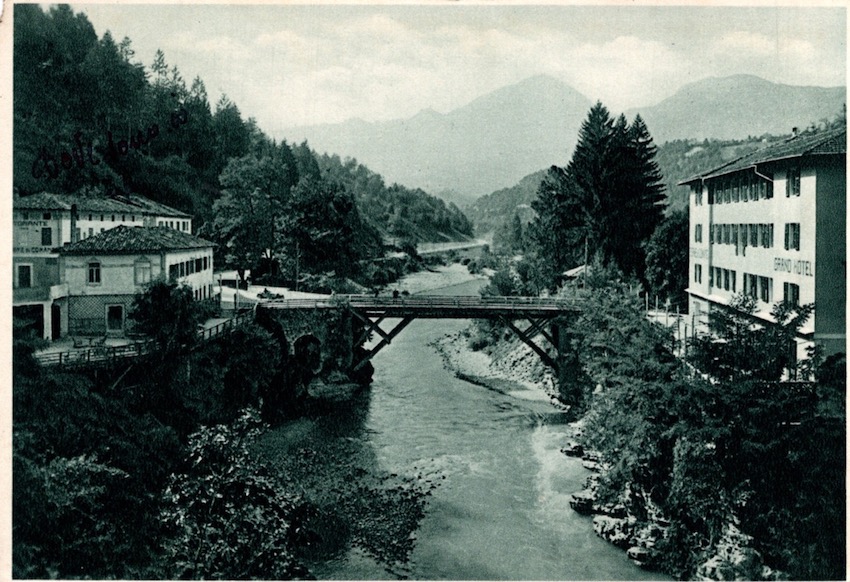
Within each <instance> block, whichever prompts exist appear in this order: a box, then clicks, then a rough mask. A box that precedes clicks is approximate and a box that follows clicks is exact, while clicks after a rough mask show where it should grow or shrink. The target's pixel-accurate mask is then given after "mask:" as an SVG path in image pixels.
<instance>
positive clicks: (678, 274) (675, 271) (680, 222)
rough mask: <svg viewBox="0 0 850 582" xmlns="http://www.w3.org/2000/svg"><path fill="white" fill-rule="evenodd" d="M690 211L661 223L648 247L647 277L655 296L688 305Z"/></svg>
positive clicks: (672, 302) (667, 218)
mask: <svg viewBox="0 0 850 582" xmlns="http://www.w3.org/2000/svg"><path fill="white" fill-rule="evenodd" d="M688 229H689V222H688V213H687V211H684V210H677V211H675V212H673V213H671V214H670V215H668V216H667V217H665V218H664V220H663V221H662V222H661V224H659V225H658V228H656V229H655V232H654V233H653V234H652V237H650V239H649V242H648V243H647V246H646V279H647V281H648V282H649V287H650V290H651V291H652V293H654V294H655V295H658V296H661V297H664V298H667V299H669V300H670V303H671V304H672V305H678V306H687V296H686V294H685V289H687V287H688V248H689V247H688V245H689V242H688V236H689V231H688Z"/></svg>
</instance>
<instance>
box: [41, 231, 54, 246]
mask: <svg viewBox="0 0 850 582" xmlns="http://www.w3.org/2000/svg"><path fill="white" fill-rule="evenodd" d="M41 246H43V247H52V246H53V229H52V228H50V227H45V228H42V229H41Z"/></svg>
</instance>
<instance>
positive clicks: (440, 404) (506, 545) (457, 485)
mask: <svg viewBox="0 0 850 582" xmlns="http://www.w3.org/2000/svg"><path fill="white" fill-rule="evenodd" d="M481 284H482V282H481V281H474V282H470V283H466V284H463V285H457V286H454V287H451V288H448V289H442V290H440V291H439V293H440V294H458V295H464V294H466V295H468V294H474V293H477V290H478V289H479V288H480V286H481ZM466 325H468V322H467V321H452V320H418V321H415V322H413V323H412V324H411V325H410V326H409V327H408V328H407V329H405V330H404V332H402V333H401V334H400V335H399V336H398V337H397V338H396V339H394V340H393V342H392V344H391V345H389V346H387V347H385V348H384V349H383V350H382V351H381V352H380V353H379V354H378V355H376V356H375V358H374V360H373V363H374V366H375V375H374V382H373V384H372V386H371V388H370V389H369V390H368V391H367V392H366V394H365V396H363V397H362V398H360V399H358V402H356V403H354V404H353V405H352V406H351V407H342V408H340V409H338V410H335V411H331V412H329V413H328V414H326V415H323V416H319V417H318V418H314V419H301V420H298V421H293V422H292V423H289V424H288V425H285V426H283V427H280V428H278V429H276V430H275V431H273V434H272V435H271V437H270V438H272V439H275V440H277V442H278V443H281V442H282V441H285V443H286V446H285V447H282V448H281V451H284V450H289V451H294V450H296V449H297V450H303V449H305V448H309V449H311V450H316V451H318V453H317V454H316V455H315V456H314V457H313V462H315V463H320V464H323V463H326V464H328V465H330V466H332V465H334V464H335V463H338V460H339V459H340V458H343V457H344V458H346V459H348V460H350V459H351V458H352V457H356V458H357V460H356V462H357V463H358V464H360V465H366V470H367V471H381V472H385V473H396V474H399V475H410V476H413V477H416V476H421V478H422V479H423V480H425V481H433V482H435V483H436V484H437V486H436V487H435V488H434V489H433V491H432V493H431V495H430V497H429V498H428V499H429V501H428V504H427V507H426V513H425V517H424V518H423V519H422V521H421V524H420V527H419V530H418V531H417V532H416V542H415V545H414V547H413V550H412V553H411V555H410V561H409V563H408V564H407V566H406V568H404V569H403V571H402V574H403V575H404V576H406V577H409V578H413V579H464V580H470V579H488V580H501V579H515V580H516V579H523V580H533V579H547V580H592V579H603V580H618V579H619V580H639V579H664V578H665V577H664V576H662V575H660V574H657V573H650V572H645V571H643V570H641V569H639V568H637V567H636V566H634V565H633V564H632V563H631V562H630V561H629V560H628V559H627V558H626V556H625V553H624V552H623V551H621V550H619V549H617V548H615V547H614V546H612V545H610V544H608V543H607V542H605V541H603V540H602V539H600V538H599V537H597V536H596V535H595V533H594V532H593V529H592V524H591V519H590V518H589V517H585V516H581V515H579V514H577V513H575V512H573V511H572V510H571V509H570V507H569V503H568V500H569V495H570V494H571V493H573V492H575V491H578V490H580V489H582V488H583V484H584V482H585V480H586V478H587V476H588V475H589V472H588V471H587V470H586V469H584V467H582V465H581V462H580V461H578V460H577V459H573V458H569V457H566V456H565V455H563V454H562V453H561V452H560V450H559V449H560V447H561V446H562V445H563V443H564V440H565V439H566V437H567V435H568V434H569V433H570V432H571V428H570V427H569V426H568V425H567V424H565V422H564V420H563V417H562V415H561V414H560V413H559V412H557V410H555V409H554V408H553V407H552V406H551V405H550V404H549V403H547V402H544V401H540V400H525V399H519V398H517V397H516V396H515V395H511V394H510V393H508V392H507V391H500V390H494V389H491V388H486V387H483V386H479V385H475V384H471V383H469V382H466V381H463V380H460V379H458V378H456V377H455V376H454V374H453V373H452V372H450V371H447V370H446V369H444V367H443V362H442V358H441V357H440V355H439V354H438V353H437V352H436V351H435V349H434V348H433V347H432V346H430V345H429V343H430V342H432V341H434V340H436V339H438V338H440V337H442V336H443V335H445V334H446V333H450V332H454V331H457V330H460V329H462V328H463V327H464V326H466ZM385 327H386V326H385ZM289 454H291V453H289ZM321 469H322V467H319V470H321ZM312 570H313V572H314V574H315V575H316V576H317V577H319V578H320V579H384V578H393V577H396V575H397V573H396V574H393V573H391V572H389V571H388V570H387V569H385V568H384V567H383V566H381V565H380V563H378V562H376V561H375V560H373V559H371V558H370V557H368V555H366V554H365V553H363V552H359V551H345V552H342V553H341V554H340V555H338V556H337V557H336V558H335V559H333V560H330V561H327V560H325V561H322V562H319V563H317V564H314V565H312Z"/></svg>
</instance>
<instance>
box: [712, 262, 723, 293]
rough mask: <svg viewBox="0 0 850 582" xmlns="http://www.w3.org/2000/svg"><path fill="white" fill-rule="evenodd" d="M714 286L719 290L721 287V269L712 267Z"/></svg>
mask: <svg viewBox="0 0 850 582" xmlns="http://www.w3.org/2000/svg"><path fill="white" fill-rule="evenodd" d="M714 286H715V287H717V288H718V289H720V288H721V287H723V269H721V268H720V267H714Z"/></svg>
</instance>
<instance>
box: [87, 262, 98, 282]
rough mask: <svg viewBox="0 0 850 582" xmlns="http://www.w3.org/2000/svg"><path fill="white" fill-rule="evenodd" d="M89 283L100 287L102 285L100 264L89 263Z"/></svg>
mask: <svg viewBox="0 0 850 582" xmlns="http://www.w3.org/2000/svg"><path fill="white" fill-rule="evenodd" d="M88 282H89V285H99V284H100V263H98V262H91V263H89V277H88Z"/></svg>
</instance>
